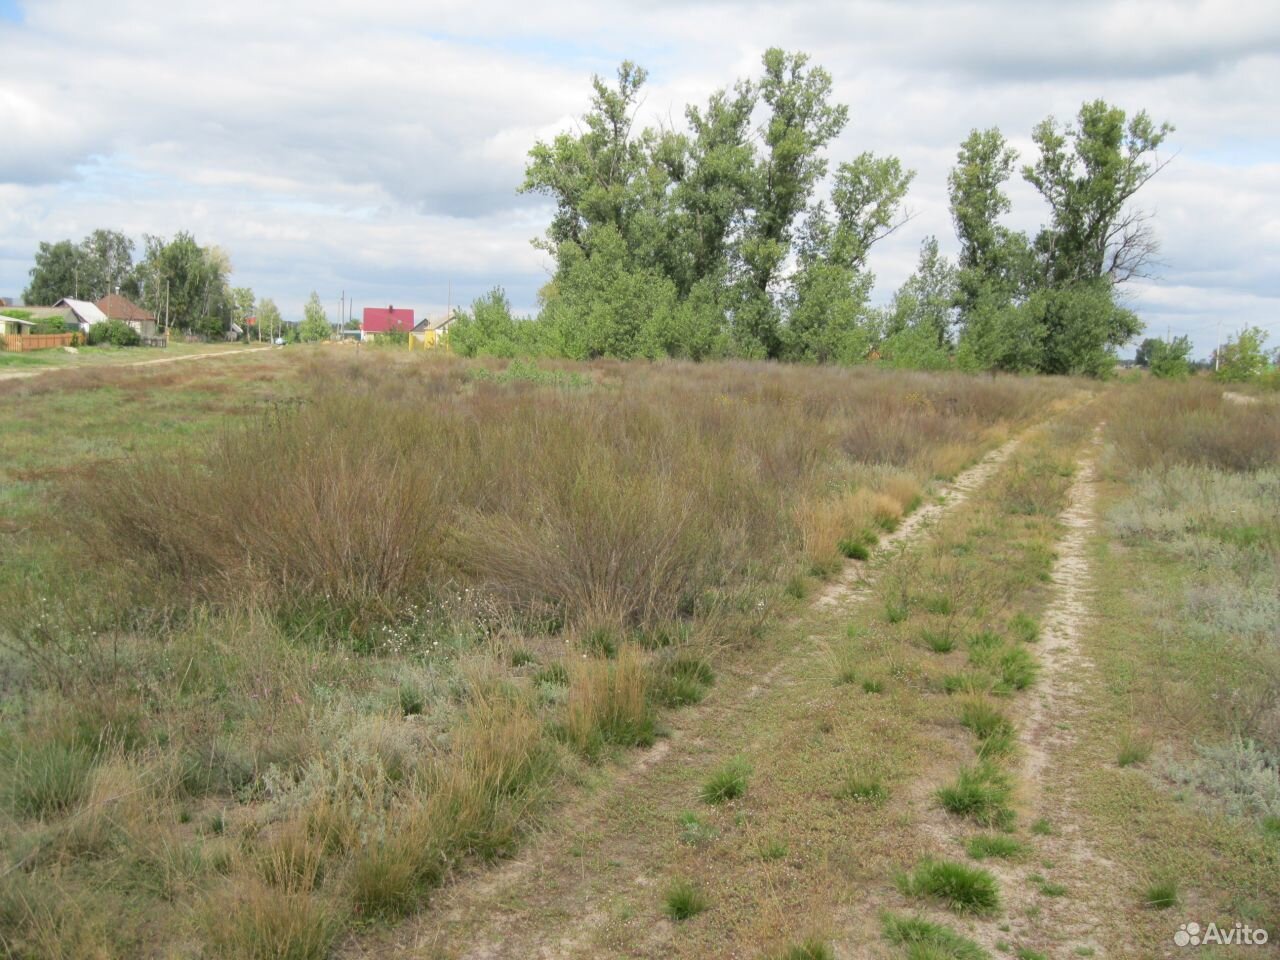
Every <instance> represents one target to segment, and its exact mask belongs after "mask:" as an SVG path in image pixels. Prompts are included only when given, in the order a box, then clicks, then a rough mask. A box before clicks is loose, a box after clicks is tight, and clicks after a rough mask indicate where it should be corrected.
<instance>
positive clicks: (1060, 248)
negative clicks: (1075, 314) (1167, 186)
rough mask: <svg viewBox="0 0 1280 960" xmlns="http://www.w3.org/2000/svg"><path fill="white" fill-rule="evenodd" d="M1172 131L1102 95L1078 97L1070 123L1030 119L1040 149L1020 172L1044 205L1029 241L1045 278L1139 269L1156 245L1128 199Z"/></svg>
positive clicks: (1157, 163)
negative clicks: (1044, 220)
mask: <svg viewBox="0 0 1280 960" xmlns="http://www.w3.org/2000/svg"><path fill="white" fill-rule="evenodd" d="M1172 132H1173V127H1172V126H1171V125H1170V124H1168V123H1162V124H1160V125H1159V126H1157V125H1156V124H1155V123H1154V122H1153V121H1152V120H1151V118H1150V117H1149V116H1148V115H1147V113H1146V111H1139V112H1138V113H1137V114H1135V115H1134V116H1133V117H1131V118H1126V116H1125V112H1124V111H1123V110H1121V109H1120V108H1119V107H1113V106H1110V105H1109V104H1107V103H1106V102H1104V101H1102V100H1094V101H1092V102H1089V103H1086V104H1084V105H1083V106H1082V107H1081V108H1080V112H1079V114H1078V115H1077V118H1076V123H1075V124H1074V125H1067V126H1065V127H1061V128H1060V127H1059V126H1058V124H1057V123H1056V122H1055V121H1054V119H1053V118H1052V117H1050V118H1048V119H1047V120H1044V121H1043V122H1041V123H1040V124H1038V125H1037V126H1036V128H1035V130H1034V131H1033V132H1032V139H1033V140H1034V141H1035V143H1036V145H1037V146H1038V147H1039V149H1040V155H1039V157H1038V158H1037V160H1036V162H1035V164H1034V165H1027V166H1024V167H1023V171H1022V175H1023V177H1024V178H1025V179H1026V181H1027V182H1028V183H1030V184H1031V185H1032V186H1033V187H1035V188H1036V190H1037V191H1038V192H1039V193H1040V196H1041V197H1043V198H1044V201H1045V203H1047V204H1048V205H1049V211H1050V219H1049V223H1048V224H1047V225H1046V226H1045V227H1044V228H1043V229H1042V230H1041V231H1040V233H1039V234H1038V235H1037V237H1036V242H1035V252H1036V256H1037V259H1038V261H1039V264H1040V272H1041V276H1042V282H1043V283H1044V284H1045V285H1047V286H1063V285H1066V284H1072V283H1092V282H1093V281H1096V280H1100V279H1102V278H1106V279H1108V280H1109V281H1110V282H1111V283H1113V284H1118V283H1124V282H1125V281H1126V280H1129V279H1131V278H1133V277H1138V276H1143V275H1144V271H1145V269H1146V267H1147V265H1148V264H1149V263H1150V261H1151V259H1152V257H1153V256H1154V255H1155V253H1156V251H1157V250H1158V245H1157V243H1156V240H1155V237H1154V235H1153V234H1152V232H1151V229H1150V223H1149V220H1148V217H1147V215H1146V214H1144V213H1143V212H1141V211H1139V210H1135V209H1133V208H1131V207H1130V206H1129V202H1130V201H1131V200H1132V199H1133V197H1134V196H1135V195H1136V194H1137V193H1138V191H1139V190H1141V189H1142V188H1143V187H1144V186H1146V184H1147V183H1149V182H1150V181H1151V178H1152V177H1154V176H1155V175H1156V174H1158V173H1159V172H1160V171H1161V170H1163V169H1164V167H1165V166H1166V165H1167V164H1168V160H1163V161H1162V160H1160V159H1159V156H1158V153H1157V151H1158V150H1159V148H1160V146H1161V145H1162V144H1163V143H1164V141H1165V139H1166V138H1167V137H1168V136H1169V134H1170V133H1172Z"/></svg>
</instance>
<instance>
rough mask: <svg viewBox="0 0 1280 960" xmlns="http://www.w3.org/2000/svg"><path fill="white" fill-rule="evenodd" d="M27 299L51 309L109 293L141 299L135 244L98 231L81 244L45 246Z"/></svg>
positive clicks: (33, 271)
mask: <svg viewBox="0 0 1280 960" xmlns="http://www.w3.org/2000/svg"><path fill="white" fill-rule="evenodd" d="M30 275H31V282H30V284H29V285H28V287H27V289H26V291H24V293H23V299H24V300H25V301H26V302H27V303H30V304H34V305H37V306H49V305H51V304H54V303H56V302H57V301H59V300H61V299H62V298H63V297H76V298H79V299H81V300H89V301H94V300H100V299H101V298H102V297H104V296H106V295H107V294H108V293H117V292H118V293H123V294H124V295H125V296H129V297H132V296H136V295H137V280H136V278H135V275H134V268H133V241H132V240H130V239H129V238H128V237H126V236H125V235H124V234H123V233H119V232H117V231H114V230H95V231H93V233H91V234H89V236H87V237H85V238H84V239H83V240H82V241H80V243H78V244H74V243H72V242H71V241H70V240H60V241H58V242H57V243H44V242H42V243H41V244H40V245H39V246H38V247H37V249H36V255H35V266H34V267H32V269H31V272H30Z"/></svg>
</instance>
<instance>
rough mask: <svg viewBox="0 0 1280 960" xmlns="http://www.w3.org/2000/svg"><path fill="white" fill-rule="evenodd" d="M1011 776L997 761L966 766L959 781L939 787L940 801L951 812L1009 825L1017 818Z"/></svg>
mask: <svg viewBox="0 0 1280 960" xmlns="http://www.w3.org/2000/svg"><path fill="white" fill-rule="evenodd" d="M1012 794H1013V787H1012V786H1011V784H1010V782H1009V777H1008V775H1007V774H1005V773H1004V772H1003V771H1001V770H1000V769H999V768H998V767H996V766H995V765H994V764H992V763H989V762H986V761H982V762H979V763H978V764H976V765H974V766H972V767H965V768H964V769H963V770H961V771H960V773H959V775H958V776H957V777H956V781H955V783H953V784H952V785H950V786H947V787H942V788H941V789H940V790H938V793H937V796H938V802H939V803H941V804H942V807H943V809H945V810H946V811H947V812H948V813H953V814H955V815H957V816H961V817H967V818H969V819H970V820H973V821H974V822H975V823H978V824H980V825H982V826H984V827H999V828H1002V829H1004V828H1007V827H1009V826H1010V825H1011V824H1012V822H1013V810H1012V809H1010V807H1009V798H1010V797H1011V796H1012Z"/></svg>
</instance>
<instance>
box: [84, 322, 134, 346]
mask: <svg viewBox="0 0 1280 960" xmlns="http://www.w3.org/2000/svg"><path fill="white" fill-rule="evenodd" d="M87 339H88V341H89V344H90V345H91V346H99V345H101V344H104V343H109V344H111V345H112V346H116V347H136V346H137V345H138V344H140V343H141V342H142V337H141V335H140V334H139V333H138V331H137V330H135V329H133V327H131V326H129V325H128V324H127V323H125V322H124V321H123V320H102V321H100V322H98V323H95V324H92V325H91V326H90V327H89V334H88V338H87Z"/></svg>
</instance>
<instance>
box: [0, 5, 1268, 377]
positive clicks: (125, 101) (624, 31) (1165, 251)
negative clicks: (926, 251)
mask: <svg viewBox="0 0 1280 960" xmlns="http://www.w3.org/2000/svg"><path fill="white" fill-rule="evenodd" d="M769 46H782V47H785V48H787V49H798V50H804V51H807V52H808V53H810V54H811V55H812V57H813V59H814V61H815V62H816V63H819V64H821V65H823V66H824V67H826V68H827V69H828V70H829V71H830V72H831V74H832V76H833V77H834V81H835V96H836V99H837V100H839V101H840V102H844V103H847V104H848V105H849V107H850V123H849V125H848V128H847V129H846V131H845V132H844V134H843V135H842V136H841V138H840V139H839V141H837V142H836V143H835V144H834V145H833V146H832V149H831V151H830V157H831V159H832V160H833V161H839V160H842V159H850V158H852V157H853V156H855V155H856V154H858V153H859V152H861V151H862V150H864V149H870V150H874V151H876V152H881V153H885V152H887V153H895V154H897V155H898V156H900V157H901V158H902V159H903V161H904V163H905V164H906V165H907V166H909V167H911V168H913V169H915V170H916V171H917V178H916V181H915V184H914V185H913V187H912V190H911V193H910V196H909V198H908V206H909V208H910V209H911V211H912V212H913V213H914V214H915V217H914V219H913V220H912V221H911V222H910V223H909V224H908V225H907V226H906V227H905V228H904V229H903V230H901V231H900V232H899V233H898V234H896V235H895V236H894V237H892V238H890V240H888V241H886V242H885V243H884V244H883V245H882V246H880V247H877V249H876V250H875V251H874V253H873V256H872V264H871V265H872V269H873V270H874V271H875V273H876V275H877V278H878V283H877V288H876V298H877V300H884V299H887V298H888V297H889V296H890V295H891V293H892V291H893V289H894V288H896V287H897V285H898V284H900V283H901V282H902V280H903V279H904V278H905V277H906V276H907V275H908V274H909V273H910V272H911V269H912V267H913V265H914V262H915V258H916V252H917V249H918V247H919V243H920V241H921V240H922V239H923V237H924V236H926V235H927V234H936V235H937V236H938V238H939V240H940V242H941V244H942V246H943V249H944V250H947V251H954V248H955V236H954V231H953V228H952V225H951V221H950V216H949V214H948V212H947V201H946V174H947V170H948V168H949V167H950V166H951V164H952V162H953V160H954V157H955V152H956V147H957V145H958V144H959V142H960V141H961V140H962V139H963V138H964V137H965V135H966V134H967V133H968V132H969V130H970V129H971V128H974V127H986V126H992V125H996V126H999V127H1000V128H1001V129H1002V130H1003V131H1004V132H1005V134H1006V135H1007V136H1008V137H1009V138H1010V139H1011V141H1012V142H1013V144H1014V145H1015V146H1017V147H1018V148H1019V149H1020V150H1021V151H1022V154H1023V157H1024V158H1026V159H1029V158H1030V146H1031V145H1030V137H1029V134H1030V130H1031V127H1032V126H1033V124H1034V123H1035V122H1036V121H1037V120H1039V119H1041V118H1043V117H1045V116H1047V115H1049V114H1053V115H1056V116H1058V117H1060V118H1063V119H1067V118H1069V117H1071V116H1072V115H1073V114H1074V113H1075V111H1076V110H1077V109H1078V108H1079V106H1080V104H1081V102H1082V101H1084V100H1086V99H1093V98H1096V97H1102V98H1105V99H1106V100H1108V101H1110V102H1112V103H1115V104H1117V105H1120V106H1122V107H1124V108H1125V109H1128V110H1131V111H1132V110H1137V109H1141V108H1145V109H1147V110H1148V112H1149V113H1151V114H1152V116H1153V117H1154V118H1155V119H1156V120H1169V121H1171V122H1173V123H1174V124H1175V125H1176V126H1177V132H1176V133H1175V134H1174V135H1173V136H1172V137H1171V138H1170V140H1169V143H1168V145H1167V149H1166V150H1165V151H1164V153H1165V154H1166V155H1174V154H1176V157H1175V159H1174V160H1173V162H1172V164H1170V166H1169V167H1168V169H1166V170H1165V171H1164V173H1162V174H1161V175H1160V177H1159V178H1157V180H1156V181H1155V182H1153V183H1152V184H1151V185H1150V186H1149V187H1148V188H1147V190H1146V191H1145V192H1144V193H1143V194H1142V195H1140V205H1141V206H1143V207H1144V208H1147V209H1149V210H1151V211H1152V212H1153V213H1154V214H1155V219H1154V224H1155V229H1156V232H1157V234H1158V236H1159V238H1160V240H1161V244H1162V255H1161V259H1162V260H1163V265H1162V266H1161V267H1160V269H1159V277H1158V279H1157V280H1155V281H1154V282H1151V283H1148V284H1144V285H1143V286H1141V287H1135V288H1134V289H1133V303H1134V306H1135V308H1136V309H1137V310H1138V311H1139V313H1140V314H1141V315H1142V316H1143V318H1144V319H1145V320H1146V322H1147V324H1148V328H1149V332H1151V333H1158V334H1160V335H1163V334H1164V333H1165V332H1166V331H1169V332H1172V333H1173V334H1174V335H1178V334H1181V333H1186V334H1190V335H1191V336H1192V338H1193V339H1194V341H1195V343H1196V347H1197V350H1196V353H1197V355H1205V354H1207V353H1208V352H1209V351H1210V350H1212V348H1213V344H1214V338H1215V331H1216V329H1217V327H1218V325H1219V324H1221V327H1222V329H1223V330H1224V332H1230V331H1232V330H1235V329H1237V328H1239V327H1240V326H1242V325H1244V324H1258V325H1261V326H1263V327H1265V328H1267V329H1268V330H1269V331H1270V332H1271V335H1272V344H1273V345H1275V344H1276V342H1277V341H1278V340H1280V309H1277V308H1278V307H1280V150H1278V149H1277V148H1280V99H1277V97H1276V95H1275V91H1276V90H1280V3H1276V2H1275V0H1270V2H1265V0H1243V2H1233V3H1232V2H1212V0H1207V2H1198V3H1195V2H1177V0H1163V2H1131V0H1108V2H1091V0H1076V2H1073V3H1069V4H1068V3H1062V2H1060V0H1059V2H1053V3H1047V2H1046V3H1040V2H1032V0H993V2H968V3H953V2H928V0H896V2H895V0H883V2H878V3H877V2H862V0H809V2H805V0H789V2H779V3H768V2H759V3H696V2H694V3H688V2H680V3H677V2H672V0H650V2H648V3H644V4H638V3H608V2H600V0H591V2H586V0H582V2H579V0H568V2H557V3H554V4H545V5H542V4H539V5H533V4H529V3H527V2H519V3H517V2H485V0H466V2H452V0H450V2H429V3H423V2H421V0H360V2H359V3H339V2H333V0H308V2H305V3H302V2H295V0H275V2H263V0H219V2H217V3H211V2H208V0H201V2H190V0H169V2H156V0H0V50H3V51H4V54H3V63H2V65H0V295H20V294H21V292H22V289H23V287H24V286H25V285H26V281H27V271H28V270H29V269H30V268H31V265H32V254H33V252H34V250H35V247H36V244H37V242H38V241H40V240H58V239H63V238H71V239H75V240H79V239H80V238H81V237H83V236H84V235H85V234H87V233H88V232H89V231H91V230H93V229H94V228H95V227H111V228H115V229H118V230H122V231H124V232H126V233H128V234H129V235H131V236H133V237H134V238H135V239H137V240H138V241H139V242H140V241H141V236H142V234H143V233H157V234H163V235H169V234H172V233H174V232H175V231H177V230H183V229H185V230H190V231H192V232H193V233H194V234H195V235H196V238H197V239H198V240H199V241H200V242H201V243H203V244H210V243H215V244H218V245H220V246H222V247H224V248H225V249H226V250H227V251H228V253H229V254H230V257H231V261H232V263H233V265H234V268H235V274H234V277H233V282H234V283H236V284H244V285H248V286H251V287H253V289H254V290H255V292H257V293H258V295H259V296H271V297H274V298H275V299H276V301H277V303H278V304H279V305H280V306H281V308H282V309H283V310H284V311H285V313H286V315H287V316H293V315H298V314H299V313H300V312H301V307H302V303H303V302H304V300H305V299H306V296H307V294H308V293H309V292H310V291H311V290H312V289H314V290H317V291H319V293H320V295H321V297H322V298H323V299H324V301H325V302H326V304H327V305H329V307H330V310H331V312H332V313H333V314H335V315H336V313H337V309H338V298H339V296H340V294H341V293H342V291H343V290H345V291H346V292H347V295H348V297H353V298H354V301H355V303H356V305H357V307H359V306H365V305H386V304H388V303H394V304H395V305H397V306H412V307H415V308H416V309H417V311H418V312H419V314H421V313H422V312H424V311H426V312H437V311H443V309H444V307H445V303H446V297H447V296H448V290H449V284H450V283H452V291H453V300H454V302H455V303H456V302H459V301H461V302H463V303H469V302H470V300H471V299H472V298H474V297H475V296H477V295H478V294H480V293H482V292H483V291H485V290H487V289H488V288H489V287H491V286H493V285H495V284H501V285H502V286H504V287H506V289H507V291H508V293H509V294H510V296H511V299H512V301H513V302H514V304H515V305H516V306H517V307H520V308H523V309H532V308H533V307H534V304H535V302H536V292H537V289H538V287H539V286H541V284H543V283H544V282H545V281H546V279H547V276H548V271H549V267H550V263H549V260H548V258H547V256H546V255H545V254H542V253H539V252H538V251H536V250H534V249H533V248H532V247H531V245H530V243H529V241H530V239H531V238H533V237H535V236H537V235H539V234H540V233H541V232H542V230H543V228H544V227H545V225H546V223H547V221H548V220H549V217H550V211H549V208H548V206H547V205H546V203H545V201H542V200H540V199H539V198H535V197H521V196H517V194H516V191H515V188H516V186H517V184H518V183H519V182H520V179H521V175H522V171H523V167H524V160H525V154H526V152H527V151H528V149H529V147H530V145H531V144H532V143H533V142H534V141H535V140H536V139H538V138H550V137H551V136H553V135H554V134H555V133H556V132H557V131H559V130H561V129H564V128H566V127H568V126H569V125H570V124H572V123H573V121H574V118H575V117H577V116H579V115H580V114H581V113H582V112H583V111H584V110H585V108H586V105H587V99H588V95H589V79H590V76H591V75H592V74H593V73H600V74H604V75H610V76H611V75H612V73H613V71H614V69H615V68H616V66H617V64H618V62H619V61H621V60H623V59H625V58H630V59H633V60H636V61H637V62H639V63H640V64H642V65H643V66H645V67H647V68H648V70H649V71H650V87H649V89H648V95H647V98H646V100H645V103H644V109H643V112H644V116H645V119H646V120H659V119H662V120H674V121H678V120H679V119H680V117H681V114H682V111H683V107H684V105H685V104H686V103H688V102H690V101H691V100H692V101H696V102H702V101H704V100H705V98H706V96H707V95H708V94H709V93H711V92H712V91H713V90H715V89H716V88H718V87H721V86H725V85H727V84H729V83H731V82H732V81H733V80H734V79H735V78H738V77H755V76H757V75H758V73H759V60H760V55H761V54H762V53H763V51H764V50H765V48H767V47H769ZM1012 193H1013V197H1014V212H1013V215H1012V217H1011V218H1010V223H1011V224H1012V225H1014V226H1018V227H1023V228H1027V229H1034V228H1035V227H1036V226H1037V225H1038V224H1039V223H1041V222H1042V219H1043V217H1044V210H1043V208H1042V207H1041V206H1040V204H1039V202H1038V201H1037V199H1036V197H1035V196H1034V194H1032V193H1031V191H1030V188H1028V187H1027V186H1026V185H1025V184H1023V183H1021V182H1018V183H1015V184H1014V186H1013V190H1012Z"/></svg>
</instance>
